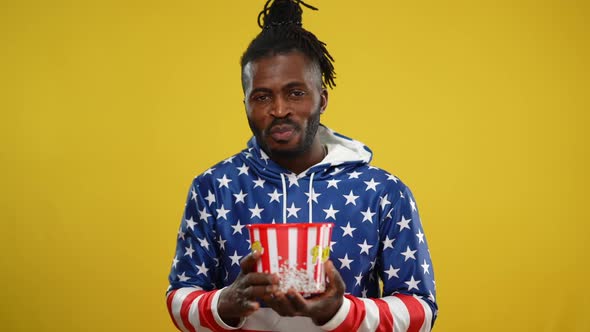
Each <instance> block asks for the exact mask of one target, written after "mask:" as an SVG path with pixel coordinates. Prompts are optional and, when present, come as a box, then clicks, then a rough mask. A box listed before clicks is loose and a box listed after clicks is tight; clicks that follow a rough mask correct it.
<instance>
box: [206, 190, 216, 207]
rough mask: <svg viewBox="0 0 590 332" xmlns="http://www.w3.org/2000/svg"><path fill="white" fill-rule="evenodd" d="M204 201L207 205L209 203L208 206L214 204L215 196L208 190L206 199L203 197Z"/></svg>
mask: <svg viewBox="0 0 590 332" xmlns="http://www.w3.org/2000/svg"><path fill="white" fill-rule="evenodd" d="M205 200H206V201H207V203H209V206H211V204H213V203H215V195H213V193H212V192H211V190H209V193H208V194H207V197H205Z"/></svg>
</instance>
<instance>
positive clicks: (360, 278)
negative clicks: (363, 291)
mask: <svg viewBox="0 0 590 332" xmlns="http://www.w3.org/2000/svg"><path fill="white" fill-rule="evenodd" d="M354 279H356V283H355V284H354V286H355V287H356V286H359V285H360V284H361V280H363V272H362V271H361V272H359V275H358V276H356V277H354Z"/></svg>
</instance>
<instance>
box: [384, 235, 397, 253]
mask: <svg viewBox="0 0 590 332" xmlns="http://www.w3.org/2000/svg"><path fill="white" fill-rule="evenodd" d="M393 241H395V238H393V239H390V238H389V235H387V236H385V240H383V251H385V250H386V249H387V248H391V249H393Z"/></svg>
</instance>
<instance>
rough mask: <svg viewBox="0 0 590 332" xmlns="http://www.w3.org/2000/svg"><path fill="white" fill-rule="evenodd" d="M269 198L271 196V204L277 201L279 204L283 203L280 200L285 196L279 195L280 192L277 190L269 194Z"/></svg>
mask: <svg viewBox="0 0 590 332" xmlns="http://www.w3.org/2000/svg"><path fill="white" fill-rule="evenodd" d="M267 195H268V196H270V202H269V203H272V202H273V201H276V202H277V203H280V202H281V201H280V200H279V198H281V196H283V194H279V192H278V190H277V189H276V188H275V191H274V192H272V193H270V194H267Z"/></svg>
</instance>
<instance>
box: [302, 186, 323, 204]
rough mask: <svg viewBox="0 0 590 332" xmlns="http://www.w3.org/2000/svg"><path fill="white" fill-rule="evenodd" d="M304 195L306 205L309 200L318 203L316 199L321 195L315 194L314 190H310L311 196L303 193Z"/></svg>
mask: <svg viewBox="0 0 590 332" xmlns="http://www.w3.org/2000/svg"><path fill="white" fill-rule="evenodd" d="M305 195H306V196H307V203H309V200H310V199H311V200H312V201H313V202H314V203H317V202H318V197H320V195H321V194H317V193H316V192H315V190H314V189H313V188H311V195H310V194H308V193H305Z"/></svg>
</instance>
